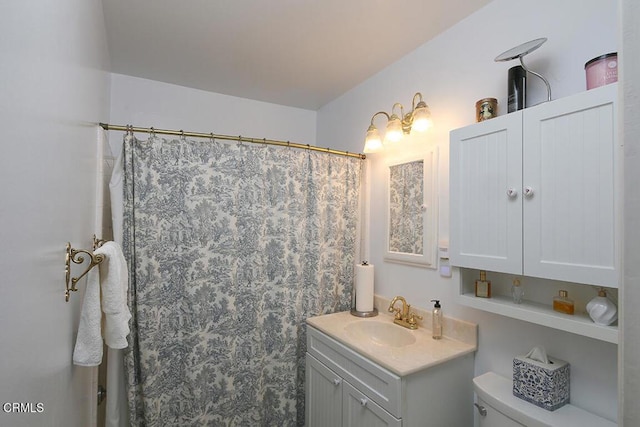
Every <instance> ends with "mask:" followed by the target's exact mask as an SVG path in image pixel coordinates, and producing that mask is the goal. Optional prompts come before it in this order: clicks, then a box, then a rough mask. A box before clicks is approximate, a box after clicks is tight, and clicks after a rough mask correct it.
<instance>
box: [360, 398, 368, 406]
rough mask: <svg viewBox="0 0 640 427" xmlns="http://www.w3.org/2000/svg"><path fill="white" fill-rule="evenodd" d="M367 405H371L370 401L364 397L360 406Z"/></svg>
mask: <svg viewBox="0 0 640 427" xmlns="http://www.w3.org/2000/svg"><path fill="white" fill-rule="evenodd" d="M367 403H369V401H368V400H367V399H365V398H364V397H363V398H362V399H360V405H362V406H367Z"/></svg>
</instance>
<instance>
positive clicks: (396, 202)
mask: <svg viewBox="0 0 640 427" xmlns="http://www.w3.org/2000/svg"><path fill="white" fill-rule="evenodd" d="M437 165H438V152H437V147H433V149H431V150H430V151H428V152H427V153H426V154H422V155H420V157H414V158H410V159H405V160H402V161H395V162H392V163H388V165H387V168H386V169H387V185H386V187H387V209H386V214H387V215H386V223H387V233H386V237H387V242H386V251H385V256H384V259H385V261H390V262H397V263H401V264H408V265H415V266H419V267H426V268H437V259H436V253H437V232H438V207H437V200H438V194H437V185H436V183H437V176H438V175H437Z"/></svg>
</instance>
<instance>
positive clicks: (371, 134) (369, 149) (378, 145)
mask: <svg viewBox="0 0 640 427" xmlns="http://www.w3.org/2000/svg"><path fill="white" fill-rule="evenodd" d="M380 149H382V139H381V138H380V132H378V129H376V127H375V126H374V125H371V126H369V129H368V130H367V136H366V138H365V139H364V150H363V151H364V152H365V153H375V152H376V151H380Z"/></svg>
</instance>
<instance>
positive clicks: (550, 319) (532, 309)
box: [459, 293, 618, 344]
mask: <svg viewBox="0 0 640 427" xmlns="http://www.w3.org/2000/svg"><path fill="white" fill-rule="evenodd" d="M459 303H460V304H462V305H465V306H467V307H472V308H476V309H478V310H484V311H488V312H490V313H496V314H500V315H502V316H507V317H511V318H514V319H518V320H524V321H525V322H531V323H535V324H538V325H542V326H546V327H549V328H554V329H559V330H561V331H566V332H571V333H574V334H578V335H583V336H586V337H590V338H594V339H597V340H601V341H606V342H610V343H613V344H618V328H617V326H601V325H596V324H595V323H593V321H592V320H591V318H589V316H587V315H585V314H580V313H576V314H574V315H568V314H562V313H558V312H556V311H553V309H552V307H551V306H550V305H545V304H540V303H536V302H532V301H522V304H514V303H513V301H512V300H511V298H508V297H505V296H502V295H495V296H492V297H491V298H478V297H476V296H475V294H473V293H464V294H460V295H459Z"/></svg>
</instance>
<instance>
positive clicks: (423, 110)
mask: <svg viewBox="0 0 640 427" xmlns="http://www.w3.org/2000/svg"><path fill="white" fill-rule="evenodd" d="M420 104H422V103H420ZM420 104H418V107H417V108H416V109H415V111H414V112H413V124H412V125H411V130H412V131H417V132H424V131H426V130H427V129H429V127H431V113H430V112H429V108H428V107H427V106H426V105H424V106H420Z"/></svg>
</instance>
